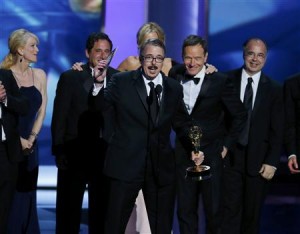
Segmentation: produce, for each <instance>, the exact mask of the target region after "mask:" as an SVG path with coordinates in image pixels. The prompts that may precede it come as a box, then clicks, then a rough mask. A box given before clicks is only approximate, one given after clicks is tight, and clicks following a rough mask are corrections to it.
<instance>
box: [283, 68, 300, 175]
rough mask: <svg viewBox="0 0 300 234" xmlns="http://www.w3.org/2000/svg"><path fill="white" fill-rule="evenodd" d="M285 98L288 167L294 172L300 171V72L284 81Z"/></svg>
mask: <svg viewBox="0 0 300 234" xmlns="http://www.w3.org/2000/svg"><path fill="white" fill-rule="evenodd" d="M284 100H285V120H286V129H285V150H286V153H287V156H288V167H289V169H290V172H291V173H292V174H297V173H300V169H299V164H298V163H299V162H300V158H299V157H300V144H299V143H298V142H299V141H298V140H297V139H299V136H300V105H299V103H300V73H298V74H294V75H292V76H291V77H288V78H287V79H286V81H285V82H284Z"/></svg>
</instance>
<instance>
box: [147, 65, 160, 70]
mask: <svg viewBox="0 0 300 234" xmlns="http://www.w3.org/2000/svg"><path fill="white" fill-rule="evenodd" d="M148 69H158V67H157V66H155V65H151V66H148Z"/></svg>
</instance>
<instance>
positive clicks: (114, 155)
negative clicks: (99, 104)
mask: <svg viewBox="0 0 300 234" xmlns="http://www.w3.org/2000/svg"><path fill="white" fill-rule="evenodd" d="M162 75H163V74H162ZM146 97H147V91H146V87H145V83H144V80H143V77H142V73H141V69H137V70H135V71H128V72H122V73H118V74H115V75H114V76H113V77H112V79H111V82H110V84H109V86H108V87H107V89H105V99H106V102H107V110H110V111H111V110H113V113H111V114H109V115H108V116H107V117H108V118H115V132H114V134H113V136H112V138H111V140H110V144H109V148H108V150H107V156H106V163H105V166H104V173H105V174H106V175H108V176H110V177H113V178H117V179H119V180H124V181H138V180H142V179H143V175H144V170H145V165H146V160H147V143H148V140H147V137H148V135H149V137H150V141H149V142H150V143H149V144H150V147H149V148H150V151H151V152H150V155H151V157H152V159H153V161H152V163H153V165H154V170H155V171H154V174H155V176H156V178H157V179H158V182H159V183H160V184H168V183H172V182H173V181H174V179H175V178H174V177H175V160H174V154H173V149H172V147H171V143H170V131H171V126H172V124H173V126H174V127H175V129H176V130H178V131H179V129H181V128H182V127H183V126H184V125H185V124H187V117H188V116H187V115H186V113H185V111H184V106H183V101H182V87H181V85H180V84H179V83H178V82H176V81H174V80H172V79H170V78H167V77H165V76H164V75H163V91H162V98H161V105H160V111H159V114H158V118H157V121H156V122H155V123H153V122H152V120H151V122H149V121H148V116H149V114H148V105H147V102H146ZM149 123H150V130H149V128H148V127H149V126H148V124H149ZM149 131H150V132H149Z"/></svg>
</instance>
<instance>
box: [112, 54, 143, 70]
mask: <svg viewBox="0 0 300 234" xmlns="http://www.w3.org/2000/svg"><path fill="white" fill-rule="evenodd" d="M140 66H141V63H140V60H139V57H138V56H128V57H127V58H126V59H124V60H123V61H122V62H121V63H120V64H119V66H118V67H117V70H119V71H131V70H136V69H137V68H139V67H140Z"/></svg>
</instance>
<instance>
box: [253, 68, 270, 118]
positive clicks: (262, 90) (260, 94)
mask: <svg viewBox="0 0 300 234" xmlns="http://www.w3.org/2000/svg"><path fill="white" fill-rule="evenodd" d="M268 83H269V82H268V79H267V77H266V76H265V75H264V74H261V76H260V79H259V83H258V87H257V92H256V97H255V101H254V106H253V110H252V116H254V115H255V114H256V113H257V110H258V109H259V106H260V105H261V103H262V102H263V100H264V97H267V96H268V95H267V92H268Z"/></svg>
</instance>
